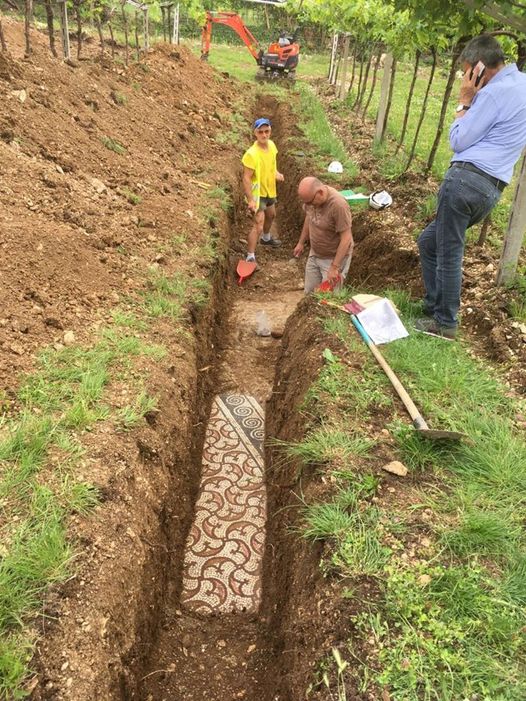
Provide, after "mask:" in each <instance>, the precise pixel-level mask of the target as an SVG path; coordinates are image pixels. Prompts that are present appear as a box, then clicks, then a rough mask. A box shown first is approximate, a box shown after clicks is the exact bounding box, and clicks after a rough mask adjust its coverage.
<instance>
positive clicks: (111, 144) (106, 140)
mask: <svg viewBox="0 0 526 701" xmlns="http://www.w3.org/2000/svg"><path fill="white" fill-rule="evenodd" d="M101 141H102V143H103V144H104V146H106V148H107V149H109V150H110V151H113V152H114V153H117V154H118V155H119V156H123V155H124V154H125V153H126V149H125V147H124V146H123V145H122V144H119V142H118V141H115V139H112V138H110V137H109V136H102V137H101Z"/></svg>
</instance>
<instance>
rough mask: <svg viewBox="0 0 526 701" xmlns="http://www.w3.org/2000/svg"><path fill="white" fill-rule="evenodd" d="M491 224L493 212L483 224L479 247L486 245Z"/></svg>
mask: <svg viewBox="0 0 526 701" xmlns="http://www.w3.org/2000/svg"><path fill="white" fill-rule="evenodd" d="M490 224H491V212H490V213H489V214H488V216H487V217H486V218H485V219H484V221H483V222H482V228H481V230H480V234H479V240H478V241H477V246H483V245H484V244H485V243H486V238H487V236H488V229H489V227H490Z"/></svg>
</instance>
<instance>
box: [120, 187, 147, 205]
mask: <svg viewBox="0 0 526 701" xmlns="http://www.w3.org/2000/svg"><path fill="white" fill-rule="evenodd" d="M118 192H119V195H122V196H123V197H125V198H126V199H127V200H128V202H129V203H130V204H133V205H137V204H140V203H141V202H142V199H141V197H140V196H139V195H137V194H135V192H133V190H130V189H128V188H127V187H121V188H120V189H119V191H118Z"/></svg>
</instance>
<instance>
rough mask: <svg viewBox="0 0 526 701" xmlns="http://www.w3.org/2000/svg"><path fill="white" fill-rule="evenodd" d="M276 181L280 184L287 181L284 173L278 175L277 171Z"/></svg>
mask: <svg viewBox="0 0 526 701" xmlns="http://www.w3.org/2000/svg"><path fill="white" fill-rule="evenodd" d="M276 180H277V181H278V182H280V183H282V182H283V181H284V180H285V176H284V175H283V173H278V172H277V171H276Z"/></svg>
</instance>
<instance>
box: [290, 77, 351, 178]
mask: <svg viewBox="0 0 526 701" xmlns="http://www.w3.org/2000/svg"><path fill="white" fill-rule="evenodd" d="M298 91H299V94H300V115H301V117H300V126H301V128H302V131H303V133H304V134H305V137H306V138H307V140H308V141H309V143H310V144H311V145H312V147H313V151H314V152H315V153H316V154H317V158H316V163H317V165H318V168H319V169H320V170H321V171H322V172H323V171H325V174H324V179H326V180H334V181H335V182H340V181H341V180H343V179H345V180H348V179H349V178H353V177H355V176H356V175H357V173H358V169H357V167H356V166H355V164H354V163H352V161H351V160H350V159H349V157H348V156H347V152H346V150H345V147H344V145H343V143H342V141H341V140H340V139H339V138H338V137H337V136H336V135H335V134H334V133H333V132H332V130H331V128H330V126H329V123H328V121H327V116H326V114H325V111H324V109H323V106H322V104H321V103H320V101H319V100H318V98H317V97H316V95H315V94H314V91H313V90H312V89H311V88H310V87H309V86H307V85H304V84H300V85H298ZM331 161H340V162H341V164H342V165H343V169H344V172H343V174H342V175H333V174H330V173H327V172H326V171H327V166H328V165H329V163H330V162H331ZM331 175H332V178H331V177H330V176H331Z"/></svg>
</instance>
